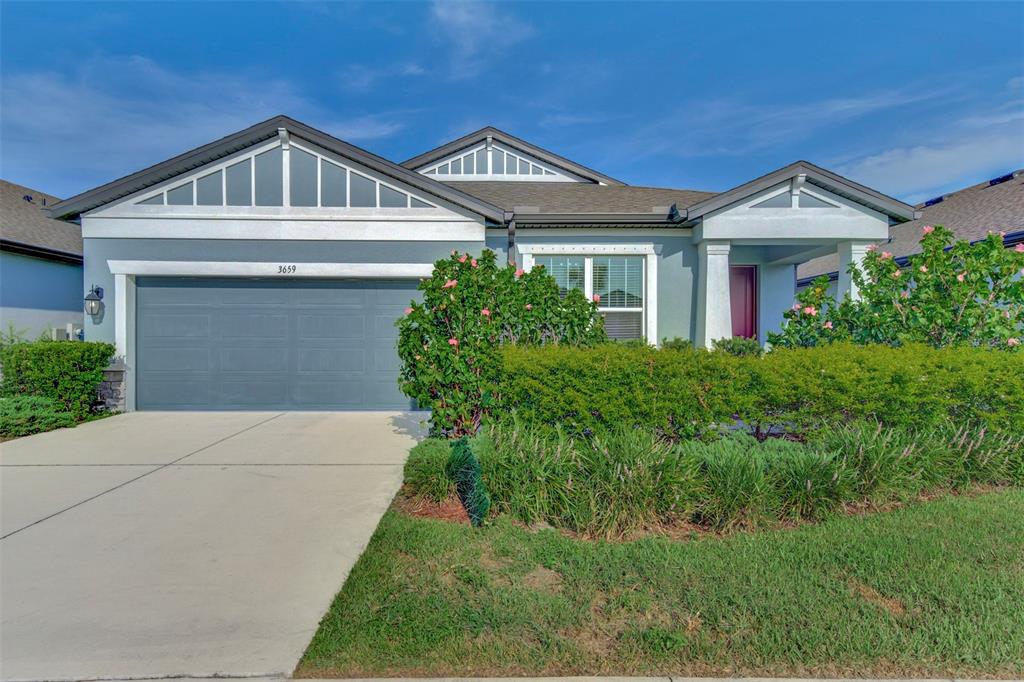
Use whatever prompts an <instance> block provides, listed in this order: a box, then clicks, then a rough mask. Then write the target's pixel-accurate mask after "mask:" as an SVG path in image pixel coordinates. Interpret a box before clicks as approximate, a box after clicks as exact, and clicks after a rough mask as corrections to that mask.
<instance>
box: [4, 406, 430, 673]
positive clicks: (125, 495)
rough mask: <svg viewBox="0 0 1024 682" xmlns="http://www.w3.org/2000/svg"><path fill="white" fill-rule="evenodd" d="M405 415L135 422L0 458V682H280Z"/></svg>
mask: <svg viewBox="0 0 1024 682" xmlns="http://www.w3.org/2000/svg"><path fill="white" fill-rule="evenodd" d="M419 419H420V415H410V414H406V413H382V412H348V413H319V412H318V413H302V412H288V413H257V412H246V413H237V412H233V413H210V412H207V413H181V412H175V413H167V412H138V413H132V414H125V415H120V416H116V417H111V418H109V419H105V420H101V421H97V422H92V423H89V424H83V425H82V426H79V427H77V428H74V429H65V430H61V431H55V432H51V433H45V434H40V435H37V436H31V437H29V438H22V439H18V440H15V441H10V442H8V443H4V444H3V445H0V498H2V501H0V535H2V539H0V677H2V678H3V679H5V680H25V679H31V680H42V679H84V678H118V677H122V678H124V677H157V676H182V675H196V676H211V675H215V674H225V675H231V676H242V675H255V674H263V675H274V674H282V673H285V674H286V673H290V672H291V670H292V669H293V668H294V666H295V664H296V663H297V662H298V660H299V657H300V656H301V655H302V653H303V650H304V649H305V646H306V645H307V644H308V643H309V639H310V637H311V636H312V635H313V633H314V632H315V631H316V627H317V624H318V622H319V620H320V618H321V617H322V615H323V614H324V612H325V611H326V609H327V607H328V606H329V604H330V602H331V599H332V597H333V596H334V595H335V593H336V592H337V591H338V589H339V588H340V587H341V585H342V583H343V582H344V580H345V577H346V576H347V574H348V572H349V570H350V569H351V568H352V565H353V564H354V563H355V560H356V559H357V558H358V556H359V554H360V552H362V550H363V549H364V548H365V546H366V544H367V542H368V541H369V539H370V536H371V535H372V534H373V530H374V528H375V527H376V526H377V522H378V521H379V519H380V517H381V514H382V513H383V512H384V510H385V509H386V508H387V506H388V503H389V502H390V501H391V498H392V497H393V496H394V494H395V492H396V491H397V490H398V488H399V485H400V484H401V480H402V464H403V463H404V461H405V455H406V453H407V452H408V450H409V448H410V447H411V446H412V445H413V444H414V442H415V440H416V438H417V437H419V435H420V431H419V426H418V421H419Z"/></svg>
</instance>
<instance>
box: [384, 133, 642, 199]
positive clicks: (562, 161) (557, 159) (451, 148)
mask: <svg viewBox="0 0 1024 682" xmlns="http://www.w3.org/2000/svg"><path fill="white" fill-rule="evenodd" d="M489 140H490V141H492V142H496V143H498V144H499V145H505V146H507V147H509V148H511V150H512V151H513V153H518V154H525V155H527V156H532V157H534V158H535V159H537V160H538V161H540V162H543V163H545V164H550V166H551V167H552V168H551V169H552V170H559V171H561V172H563V173H566V174H567V175H569V176H578V177H579V178H581V179H583V180H584V181H588V182H593V183H597V184H600V185H624V184H625V183H624V182H622V181H620V180H616V179H615V178H612V177H609V176H607V175H605V174H604V173H599V172H597V171H595V170H593V169H592V168H587V167H586V166H582V165H580V164H578V163H576V162H574V161H570V160H569V159H567V158H565V157H564V156H559V155H558V154H555V153H554V152H551V151H548V150H547V149H543V148H542V147H538V146H537V145H534V144H530V143H529V142H527V141H526V140H523V139H520V138H518V137H515V136H514V135H509V134H508V133H506V132H504V131H502V130H498V129H497V128H493V127H490V126H488V127H486V128H481V129H480V130H477V131H476V132H472V133H470V134H469V135H464V136H463V137H460V138H459V139H457V140H453V141H451V142H449V143H447V144H444V145H441V146H440V147H436V148H435V149H431V150H430V151H428V152H424V153H423V154H420V155H419V156H414V157H413V158H411V159H409V160H407V161H405V162H403V163H402V166H404V167H405V168H409V169H411V170H416V171H422V170H425V169H427V168H429V167H430V166H431V165H432V164H434V163H435V162H440V161H441V160H442V159H444V158H445V157H449V156H453V155H457V154H458V153H459V152H464V151H465V150H468V149H469V148H471V147H475V146H477V145H479V144H481V143H485V144H486V143H487V142H488V141H489ZM541 177H543V176H541ZM459 179H460V180H464V179H465V178H464V177H460V178H459Z"/></svg>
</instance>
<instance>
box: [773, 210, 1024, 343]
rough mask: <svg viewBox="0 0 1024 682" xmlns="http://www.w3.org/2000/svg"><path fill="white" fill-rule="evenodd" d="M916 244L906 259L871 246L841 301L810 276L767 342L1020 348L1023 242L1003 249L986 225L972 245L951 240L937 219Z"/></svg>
mask: <svg viewBox="0 0 1024 682" xmlns="http://www.w3.org/2000/svg"><path fill="white" fill-rule="evenodd" d="M920 247H921V251H920V253H918V254H917V255H914V256H911V257H910V258H909V262H908V263H907V264H906V265H903V266H900V265H898V264H897V263H896V261H895V259H894V258H893V257H892V254H890V253H888V252H886V251H884V250H879V249H876V248H871V249H870V250H869V252H868V254H867V256H866V258H865V259H864V263H863V265H862V267H860V268H858V267H854V266H852V265H851V267H850V274H851V277H852V279H853V282H854V284H855V285H856V287H857V289H858V291H859V297H858V300H856V301H854V300H851V299H850V298H849V297H846V298H845V299H844V300H843V301H841V302H838V303H837V302H836V300H835V299H834V298H833V297H832V296H831V295H829V293H828V279H827V278H825V277H821V278H818V279H817V280H815V281H814V282H813V283H812V284H811V286H809V287H807V288H806V289H804V290H803V291H802V292H800V294H799V295H798V297H797V303H796V305H794V306H793V308H792V309H791V310H789V311H788V312H786V314H785V316H784V317H785V324H784V327H783V329H782V331H781V332H780V333H777V334H769V337H768V340H769V342H770V343H771V344H772V346H774V347H783V346H787V347H796V346H818V345H822V344H828V343H832V342H834V341H840V340H852V341H854V342H856V343H861V344H875V343H884V344H889V345H896V346H899V345H903V344H906V343H926V344H930V345H932V346H936V347H943V346H956V345H968V346H982V347H987V348H998V349H1003V350H1011V351H1014V350H1016V351H1019V350H1021V348H1022V347H1024V339H1022V336H1024V278H1021V276H1020V273H1021V272H1022V271H1024V246H1018V247H1016V248H1014V249H1007V248H1004V246H1003V239H1002V236H1001V235H999V234H995V233H993V232H990V233H989V235H988V237H987V238H985V239H983V240H981V241H978V242H976V243H974V244H971V243H968V242H966V241H963V240H961V241H956V242H955V243H954V235H953V233H952V232H950V231H949V230H947V229H946V228H944V227H942V226H935V227H932V226H930V225H928V226H925V227H924V229H923V232H922V237H921V242H920Z"/></svg>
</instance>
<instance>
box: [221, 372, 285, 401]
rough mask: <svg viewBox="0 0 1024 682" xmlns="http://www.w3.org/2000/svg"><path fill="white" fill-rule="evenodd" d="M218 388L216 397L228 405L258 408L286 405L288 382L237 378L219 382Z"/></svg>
mask: <svg viewBox="0 0 1024 682" xmlns="http://www.w3.org/2000/svg"><path fill="white" fill-rule="evenodd" d="M218 388H219V391H218V393H219V395H218V396H217V397H218V398H219V399H220V400H221V401H223V402H224V403H226V404H228V405H237V406H239V407H251V408H260V407H262V406H264V405H286V404H287V403H288V382H287V381H286V380H284V378H283V377H282V378H279V379H276V380H275V379H270V380H266V379H264V380H256V379H253V378H252V377H247V378H242V377H239V378H236V379H234V380H228V381H221V382H219V384H218Z"/></svg>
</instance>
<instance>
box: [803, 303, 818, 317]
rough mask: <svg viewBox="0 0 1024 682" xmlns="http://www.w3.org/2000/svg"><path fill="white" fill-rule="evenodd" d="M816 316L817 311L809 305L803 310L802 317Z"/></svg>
mask: <svg viewBox="0 0 1024 682" xmlns="http://www.w3.org/2000/svg"><path fill="white" fill-rule="evenodd" d="M817 314H818V309H817V308H815V307H814V306H813V305H809V306H807V307H806V308H804V315H817Z"/></svg>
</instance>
